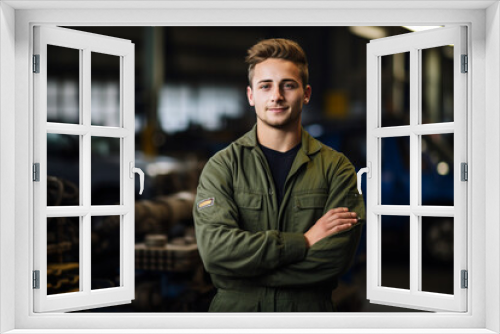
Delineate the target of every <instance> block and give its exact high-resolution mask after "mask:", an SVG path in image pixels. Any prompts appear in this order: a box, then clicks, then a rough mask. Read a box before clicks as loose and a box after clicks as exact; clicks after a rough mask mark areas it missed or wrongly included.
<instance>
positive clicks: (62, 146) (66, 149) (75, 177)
mask: <svg viewBox="0 0 500 334" xmlns="http://www.w3.org/2000/svg"><path fill="white" fill-rule="evenodd" d="M79 187H80V137H79V136H73V135H61V134H53V133H49V134H47V205H48V206H64V205H80V189H79Z"/></svg>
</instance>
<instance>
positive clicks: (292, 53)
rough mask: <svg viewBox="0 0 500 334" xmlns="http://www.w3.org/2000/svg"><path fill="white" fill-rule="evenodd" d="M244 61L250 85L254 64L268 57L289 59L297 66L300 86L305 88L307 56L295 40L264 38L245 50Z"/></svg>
mask: <svg viewBox="0 0 500 334" xmlns="http://www.w3.org/2000/svg"><path fill="white" fill-rule="evenodd" d="M247 53H248V56H247V57H246V58H245V62H246V63H247V64H248V82H249V83H250V87H252V79H253V74H254V69H255V66H256V65H257V64H258V63H261V62H263V61H265V60H266V59H268V58H279V59H284V60H289V61H291V62H293V63H295V64H296V65H297V66H298V67H299V73H300V76H301V78H302V86H303V87H304V88H305V87H306V85H307V83H308V81H309V69H308V64H307V57H306V54H305V52H304V50H302V48H301V47H300V45H299V44H297V42H294V41H292V40H289V39H283V38H272V39H265V40H262V41H260V42H259V43H257V44H255V45H254V46H252V47H251V48H250V49H248V51H247Z"/></svg>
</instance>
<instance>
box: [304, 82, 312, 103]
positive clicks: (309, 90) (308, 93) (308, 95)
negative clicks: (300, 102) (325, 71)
mask: <svg viewBox="0 0 500 334" xmlns="http://www.w3.org/2000/svg"><path fill="white" fill-rule="evenodd" d="M311 93H312V88H311V86H310V85H307V86H306V88H305V89H304V104H308V103H309V101H310V100H311Z"/></svg>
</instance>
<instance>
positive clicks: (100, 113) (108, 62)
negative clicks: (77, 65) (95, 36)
mask: <svg viewBox="0 0 500 334" xmlns="http://www.w3.org/2000/svg"><path fill="white" fill-rule="evenodd" d="M91 59H92V70H91V71H92V72H91V77H92V88H91V99H92V103H91V108H92V116H91V119H92V125H103V126H115V127H119V126H120V57H118V56H111V55H107V54H103V53H97V52H92V55H91Z"/></svg>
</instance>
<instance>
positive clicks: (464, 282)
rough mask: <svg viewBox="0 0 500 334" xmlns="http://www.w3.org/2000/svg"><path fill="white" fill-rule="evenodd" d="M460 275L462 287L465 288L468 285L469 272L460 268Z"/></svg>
mask: <svg viewBox="0 0 500 334" xmlns="http://www.w3.org/2000/svg"><path fill="white" fill-rule="evenodd" d="M461 275H462V289H467V288H468V287H469V274H468V272H467V270H462V271H461Z"/></svg>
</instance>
